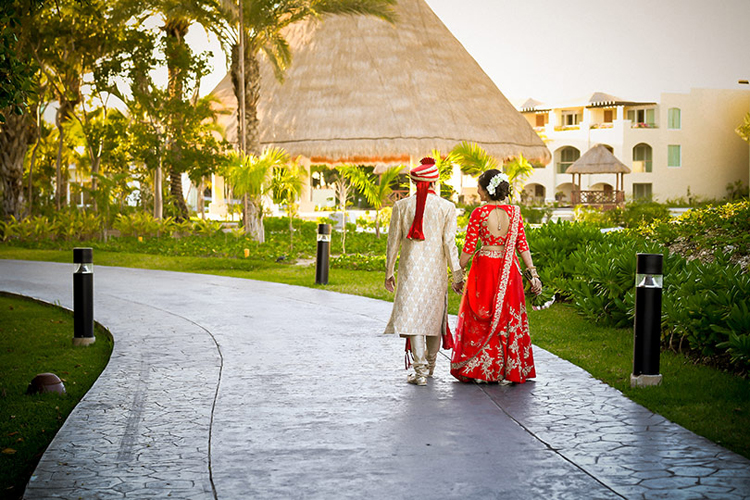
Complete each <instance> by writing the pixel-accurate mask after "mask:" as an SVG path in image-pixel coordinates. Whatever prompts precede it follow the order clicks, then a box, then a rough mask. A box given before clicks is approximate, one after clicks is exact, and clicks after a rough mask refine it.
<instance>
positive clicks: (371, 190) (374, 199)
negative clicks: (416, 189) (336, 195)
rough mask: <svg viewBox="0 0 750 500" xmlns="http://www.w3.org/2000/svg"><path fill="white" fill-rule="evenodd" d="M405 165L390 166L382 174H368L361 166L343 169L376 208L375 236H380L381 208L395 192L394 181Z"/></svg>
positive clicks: (342, 171) (350, 180)
mask: <svg viewBox="0 0 750 500" xmlns="http://www.w3.org/2000/svg"><path fill="white" fill-rule="evenodd" d="M402 169H403V167H402V166H401V165H398V166H396V167H390V168H388V169H387V170H386V171H385V172H383V173H382V174H380V175H379V176H378V175H368V174H367V173H366V172H365V171H364V170H362V169H361V168H359V167H349V168H344V169H342V170H341V173H342V174H343V175H344V177H346V178H347V179H348V180H349V182H351V184H352V185H353V186H354V187H356V188H357V189H358V190H359V191H360V192H361V193H362V194H363V195H365V198H366V199H367V202H368V203H369V204H370V205H372V206H373V207H374V208H375V237H376V238H380V210H381V209H382V208H383V205H384V204H385V202H386V201H387V200H388V198H389V197H390V195H391V193H393V187H392V185H393V183H394V182H395V181H397V180H398V176H399V175H401V170H402Z"/></svg>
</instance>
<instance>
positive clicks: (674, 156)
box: [667, 144, 682, 167]
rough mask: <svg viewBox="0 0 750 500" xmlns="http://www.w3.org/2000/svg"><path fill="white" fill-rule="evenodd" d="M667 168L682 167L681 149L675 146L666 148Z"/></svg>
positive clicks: (671, 145)
mask: <svg viewBox="0 0 750 500" xmlns="http://www.w3.org/2000/svg"><path fill="white" fill-rule="evenodd" d="M667 166H668V167H681V166H682V147H681V146H679V145H675V144H670V145H669V146H667Z"/></svg>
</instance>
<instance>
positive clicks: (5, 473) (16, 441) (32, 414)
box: [0, 295, 112, 499]
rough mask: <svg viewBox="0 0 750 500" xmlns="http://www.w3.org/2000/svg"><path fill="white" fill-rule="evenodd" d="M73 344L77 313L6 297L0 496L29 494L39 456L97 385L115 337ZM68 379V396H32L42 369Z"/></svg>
mask: <svg viewBox="0 0 750 500" xmlns="http://www.w3.org/2000/svg"><path fill="white" fill-rule="evenodd" d="M95 335H96V342H95V343H94V344H92V345H90V346H87V347H73V345H72V338H73V316H72V314H70V312H68V311H65V310H63V309H60V308H57V307H53V306H48V305H43V304H39V303H36V302H33V301H31V300H27V299H23V298H18V297H12V296H3V295H0V451H1V453H0V498H8V499H16V498H20V497H21V495H22V494H23V491H24V488H25V487H26V483H27V482H28V480H29V477H30V476H31V474H32V472H33V471H34V468H35V467H36V464H37V462H38V461H39V458H40V457H41V456H42V453H43V452H44V450H45V449H46V448H47V445H49V443H50V441H51V440H52V438H53V437H54V436H55V433H57V430H58V429H59V428H60V427H61V426H62V424H63V422H65V419H66V418H67V417H68V414H70V412H71V411H72V410H73V408H74V407H75V406H76V405H77V404H78V402H79V401H80V400H81V398H82V397H83V396H84V394H86V392H87V391H88V390H89V388H91V386H92V385H93V383H94V382H95V381H96V379H97V378H98V377H99V374H100V373H101V372H102V370H103V369H104V367H105V366H106V364H107V361H108V360H109V356H110V354H111V352H112V339H111V337H110V335H109V334H108V333H107V332H106V331H104V330H102V329H100V328H97V330H96V333H95ZM46 372H50V373H54V374H56V375H57V376H58V377H60V378H61V379H62V380H63V384H64V385H65V390H66V394H64V395H60V394H54V393H47V394H38V395H26V389H27V387H28V385H29V382H31V380H32V379H33V378H34V376H35V375H37V374H39V373H46Z"/></svg>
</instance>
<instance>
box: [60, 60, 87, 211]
mask: <svg viewBox="0 0 750 500" xmlns="http://www.w3.org/2000/svg"><path fill="white" fill-rule="evenodd" d="M63 85H64V88H65V89H67V90H61V91H59V92H58V93H57V102H58V104H59V107H58V108H57V113H56V114H55V125H56V126H57V130H58V132H59V135H60V143H59V145H58V148H57V161H56V162H55V182H56V184H55V188H56V189H55V200H56V202H57V209H58V210H60V209H61V208H62V206H63V205H67V202H68V200H67V198H68V196H67V194H68V179H67V177H66V176H65V172H64V171H63V165H62V151H63V147H64V146H65V123H66V122H67V121H68V120H70V116H71V113H73V111H74V110H75V108H76V106H78V103H79V102H81V98H82V97H81V81H80V76H79V75H78V74H75V75H72V76H67V77H66V78H65V81H64V82H63Z"/></svg>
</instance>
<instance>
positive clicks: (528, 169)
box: [503, 153, 534, 200]
mask: <svg viewBox="0 0 750 500" xmlns="http://www.w3.org/2000/svg"><path fill="white" fill-rule="evenodd" d="M503 170H505V173H506V174H508V178H509V179H510V197H511V198H513V197H514V196H516V195H518V198H517V199H519V200H520V193H521V190H522V189H523V185H524V184H525V183H526V179H528V178H529V176H531V174H533V173H534V166H533V165H532V164H531V163H529V161H528V160H527V159H526V158H524V157H523V155H522V154H521V153H519V154H518V157H516V158H513V159H512V160H510V161H509V162H506V163H505V165H504V166H503Z"/></svg>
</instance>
